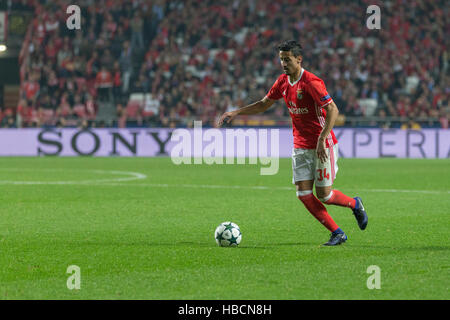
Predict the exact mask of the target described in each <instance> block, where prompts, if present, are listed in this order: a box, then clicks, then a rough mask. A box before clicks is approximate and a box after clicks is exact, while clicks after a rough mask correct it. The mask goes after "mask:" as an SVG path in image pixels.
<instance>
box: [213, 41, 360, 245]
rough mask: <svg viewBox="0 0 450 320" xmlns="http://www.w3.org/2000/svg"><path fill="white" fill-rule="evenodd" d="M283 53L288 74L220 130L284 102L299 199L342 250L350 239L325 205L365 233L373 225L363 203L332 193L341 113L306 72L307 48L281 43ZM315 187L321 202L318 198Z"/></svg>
mask: <svg viewBox="0 0 450 320" xmlns="http://www.w3.org/2000/svg"><path fill="white" fill-rule="evenodd" d="M278 50H279V56H280V62H281V66H282V67H283V71H284V74H282V75H280V76H279V77H278V79H277V80H276V81H275V83H274V85H273V86H272V88H271V89H270V91H269V92H268V93H267V95H266V96H265V97H264V98H263V99H262V100H260V101H257V102H255V103H252V104H250V105H248V106H245V107H243V108H240V109H237V110H234V111H230V112H225V113H224V114H223V115H222V116H221V117H220V119H219V121H218V126H222V124H223V123H224V122H227V123H229V122H230V121H231V120H233V118H235V117H236V116H238V115H248V114H257V113H261V112H264V111H266V110H267V109H269V108H270V106H272V104H274V102H275V101H276V100H278V99H281V98H283V99H284V101H285V102H286V106H287V108H288V110H289V114H290V116H291V118H292V128H293V135H294V148H293V152H292V170H293V178H292V182H293V183H294V184H295V185H296V189H297V197H298V199H299V200H300V201H301V202H302V203H303V204H304V206H305V207H306V209H307V210H308V211H309V212H310V213H311V214H312V215H313V216H314V217H315V218H316V219H317V220H319V222H320V223H322V224H323V226H324V227H326V228H327V229H328V230H329V231H330V232H331V237H330V240H329V241H328V242H326V243H324V245H326V246H335V245H339V244H341V243H344V242H345V241H346V240H347V235H346V234H345V233H344V231H342V229H341V228H339V226H338V225H337V224H336V223H335V222H334V220H333V218H332V217H331V216H330V215H329V214H328V212H327V209H326V208H325V206H324V205H323V203H325V204H328V205H338V206H343V207H348V208H351V209H352V211H353V214H354V216H355V218H356V220H357V222H358V226H359V228H360V229H361V230H364V229H365V228H366V226H367V222H368V218H367V214H366V211H365V209H364V206H363V203H362V200H361V198H360V197H355V198H351V197H349V196H347V195H345V194H343V193H342V192H341V191H339V190H333V189H332V186H333V181H334V179H335V178H336V173H337V170H338V166H337V159H338V145H337V139H336V137H335V135H334V133H333V130H332V129H333V126H334V122H335V120H336V118H337V116H338V114H339V111H338V108H337V106H336V104H335V103H334V102H333V99H332V98H331V96H330V95H329V94H328V92H327V89H326V88H325V85H324V82H323V80H322V79H320V78H319V77H317V76H315V75H314V74H312V73H311V72H309V71H307V70H305V69H303V68H302V61H303V52H302V46H301V45H300V44H299V43H298V42H297V41H293V40H291V41H285V42H283V43H281V44H280V45H279V46H278ZM314 184H315V189H316V195H317V197H316V196H315V195H314V194H313V186H314Z"/></svg>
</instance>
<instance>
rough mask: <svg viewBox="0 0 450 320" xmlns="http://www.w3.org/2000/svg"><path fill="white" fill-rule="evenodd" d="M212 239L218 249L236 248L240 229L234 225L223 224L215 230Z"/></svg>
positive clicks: (239, 238) (239, 240)
mask: <svg viewBox="0 0 450 320" xmlns="http://www.w3.org/2000/svg"><path fill="white" fill-rule="evenodd" d="M214 238H215V239H216V242H217V244H218V245H219V246H220V247H236V246H238V245H239V243H241V239H242V234H241V229H239V226H238V225H237V224H236V223H233V222H229V221H228V222H223V223H221V224H220V225H219V226H218V227H217V228H216V231H215V232H214Z"/></svg>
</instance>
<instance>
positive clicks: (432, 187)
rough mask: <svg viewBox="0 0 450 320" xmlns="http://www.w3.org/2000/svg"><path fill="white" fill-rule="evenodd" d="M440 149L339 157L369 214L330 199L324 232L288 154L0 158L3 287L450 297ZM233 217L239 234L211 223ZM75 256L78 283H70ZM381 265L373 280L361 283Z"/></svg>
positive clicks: (448, 193)
mask: <svg viewBox="0 0 450 320" xmlns="http://www.w3.org/2000/svg"><path fill="white" fill-rule="evenodd" d="M449 169H450V162H449V160H412V159H403V160H401V159H377V160H375V159H340V160H339V172H338V174H337V179H336V181H335V185H334V187H335V188H336V189H339V190H341V191H343V192H344V193H346V194H348V195H350V196H356V195H359V196H361V197H362V199H363V201H364V205H365V207H366V209H367V212H368V215H369V224H368V227H367V229H366V230H365V231H361V230H359V228H358V226H357V224H356V220H355V219H354V217H353V215H352V213H351V210H349V209H346V208H341V207H336V206H327V208H328V211H329V212H330V214H331V215H332V216H333V218H334V219H335V221H336V222H337V224H338V225H339V226H340V227H341V228H342V229H343V230H344V231H346V233H347V234H348V237H349V240H348V241H347V243H345V244H344V245H342V246H339V247H322V246H321V244H322V243H324V242H326V241H327V240H328V238H329V233H328V231H327V230H326V229H325V228H324V227H323V226H322V225H320V223H319V222H317V221H316V220H315V219H314V218H313V217H312V216H311V215H310V214H309V213H308V212H307V211H306V209H305V208H304V207H303V205H302V203H301V202H300V201H299V200H298V199H297V198H296V195H295V190H294V187H293V186H292V184H291V162H290V159H281V162H280V170H279V172H278V174H276V175H273V176H261V175H260V174H259V172H260V171H259V170H260V167H259V166H258V165H178V166H177V165H174V164H172V162H171V160H170V158H51V157H49V158H2V159H0V200H1V205H0V297H1V299H289V300H290V299H449V298H450V294H449V284H450V283H449V279H450V277H449V275H450V272H449V271H450V269H449V267H450V243H449V226H450V170H449ZM224 221H233V222H235V223H237V224H238V225H239V226H240V228H241V231H242V235H243V238H242V243H241V244H240V246H239V247H237V248H220V247H218V246H217V245H216V243H215V241H214V230H215V228H216V226H217V225H219V224H220V223H221V222H224ZM70 265H77V266H79V267H80V285H81V287H80V289H78V290H77V289H74V290H69V289H68V287H67V280H68V278H69V277H70V276H71V274H69V273H67V268H68V266H70ZM371 265H376V266H378V267H379V270H380V280H381V287H380V289H372V290H371V289H368V287H367V281H368V278H369V277H371V275H372V274H371V273H367V269H368V267H369V266H371Z"/></svg>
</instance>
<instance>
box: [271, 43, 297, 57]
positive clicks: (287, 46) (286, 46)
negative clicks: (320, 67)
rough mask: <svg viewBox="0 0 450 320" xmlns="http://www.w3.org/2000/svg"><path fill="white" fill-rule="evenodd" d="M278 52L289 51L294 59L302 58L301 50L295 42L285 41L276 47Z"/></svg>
mask: <svg viewBox="0 0 450 320" xmlns="http://www.w3.org/2000/svg"><path fill="white" fill-rule="evenodd" d="M277 49H278V50H279V51H291V52H292V55H293V56H294V57H298V56H303V48H302V45H301V44H300V43H298V42H297V41H295V40H287V41H284V42H282V43H280V44H279V45H278V46H277Z"/></svg>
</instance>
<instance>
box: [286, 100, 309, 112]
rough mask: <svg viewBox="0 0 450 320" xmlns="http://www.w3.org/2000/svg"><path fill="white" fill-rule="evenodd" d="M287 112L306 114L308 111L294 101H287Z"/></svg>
mask: <svg viewBox="0 0 450 320" xmlns="http://www.w3.org/2000/svg"><path fill="white" fill-rule="evenodd" d="M288 109H289V112H290V113H292V114H306V113H308V112H309V110H308V108H306V107H305V108H299V107H297V105H296V104H295V102H292V101H289V106H288Z"/></svg>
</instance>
